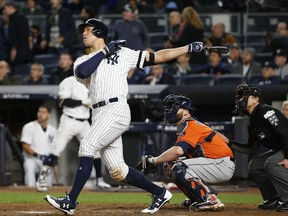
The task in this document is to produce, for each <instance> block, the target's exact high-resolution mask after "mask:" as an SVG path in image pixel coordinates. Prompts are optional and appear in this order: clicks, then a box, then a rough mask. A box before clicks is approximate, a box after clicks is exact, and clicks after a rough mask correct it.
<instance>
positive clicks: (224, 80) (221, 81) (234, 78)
mask: <svg viewBox="0 0 288 216" xmlns="http://www.w3.org/2000/svg"><path fill="white" fill-rule="evenodd" d="M243 81H244V78H243V76H242V75H241V74H223V75H221V76H219V77H217V78H215V81H214V85H233V86H234V85H238V84H241V83H242V82H243Z"/></svg>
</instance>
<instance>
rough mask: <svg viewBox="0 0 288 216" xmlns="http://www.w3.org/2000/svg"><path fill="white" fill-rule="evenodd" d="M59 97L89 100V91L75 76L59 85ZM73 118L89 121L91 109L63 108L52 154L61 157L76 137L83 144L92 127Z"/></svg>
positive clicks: (97, 156)
mask: <svg viewBox="0 0 288 216" xmlns="http://www.w3.org/2000/svg"><path fill="white" fill-rule="evenodd" d="M58 96H59V98H61V99H65V98H71V99H74V100H81V101H82V100H89V94H88V89H87V88H86V87H85V86H84V85H83V84H81V83H79V82H77V80H76V78H75V77H74V76H71V77H67V78H66V79H64V80H63V81H62V82H61V83H60V84H59V91H58ZM69 116H70V117H69ZM71 117H73V118H78V119H88V118H89V117H90V108H88V107H87V106H84V105H81V106H76V107H67V106H63V114H62V115H61V118H60V123H59V127H58V130H57V134H56V137H55V139H54V142H53V145H52V148H51V152H50V153H51V154H54V155H56V156H58V157H59V155H60V153H61V152H62V151H63V150H64V149H65V147H66V145H67V144H68V142H69V141H70V140H71V139H72V138H73V137H74V136H76V138H77V139H78V141H79V142H81V141H82V140H83V138H84V137H85V135H86V134H87V133H88V131H89V130H90V128H91V126H90V124H89V122H88V121H79V120H76V119H73V118H71ZM99 157H100V154H99V153H98V155H96V156H95V158H99Z"/></svg>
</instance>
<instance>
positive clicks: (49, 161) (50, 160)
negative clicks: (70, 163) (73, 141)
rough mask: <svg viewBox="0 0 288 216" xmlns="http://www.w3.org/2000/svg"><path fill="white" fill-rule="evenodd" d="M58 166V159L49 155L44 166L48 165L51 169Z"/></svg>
mask: <svg viewBox="0 0 288 216" xmlns="http://www.w3.org/2000/svg"><path fill="white" fill-rule="evenodd" d="M57 164H58V157H57V156H56V155H53V154H49V156H48V157H46V158H45V160H44V162H43V165H47V166H50V167H54V166H56V165H57Z"/></svg>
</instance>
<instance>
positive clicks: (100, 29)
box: [78, 18, 108, 39]
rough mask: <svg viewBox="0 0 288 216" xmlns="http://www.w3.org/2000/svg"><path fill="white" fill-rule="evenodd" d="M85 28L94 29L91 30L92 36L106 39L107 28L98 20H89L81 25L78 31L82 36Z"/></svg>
mask: <svg viewBox="0 0 288 216" xmlns="http://www.w3.org/2000/svg"><path fill="white" fill-rule="evenodd" d="M86 26H92V27H94V28H93V30H92V33H93V35H95V36H96V37H98V38H104V39H106V38H107V36H108V28H107V26H106V25H105V24H104V23H103V22H101V21H100V20H99V19H95V18H91V19H88V20H87V21H86V22H85V23H82V24H80V25H79V26H78V31H79V32H80V33H81V34H82V33H83V31H84V28H85V27H86Z"/></svg>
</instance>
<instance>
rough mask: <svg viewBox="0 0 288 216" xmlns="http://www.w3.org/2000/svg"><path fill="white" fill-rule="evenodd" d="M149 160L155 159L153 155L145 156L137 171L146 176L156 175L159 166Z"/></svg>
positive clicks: (137, 166)
mask: <svg viewBox="0 0 288 216" xmlns="http://www.w3.org/2000/svg"><path fill="white" fill-rule="evenodd" d="M149 158H153V156H151V155H145V156H144V157H143V158H142V160H141V161H140V162H139V163H138V164H137V165H136V168H137V170H139V171H140V172H142V173H143V174H144V175H148V174H149V173H152V174H155V173H156V172H157V169H158V166H157V165H154V164H153V163H151V162H149V160H148V159H149Z"/></svg>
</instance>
